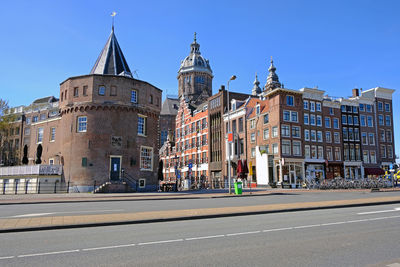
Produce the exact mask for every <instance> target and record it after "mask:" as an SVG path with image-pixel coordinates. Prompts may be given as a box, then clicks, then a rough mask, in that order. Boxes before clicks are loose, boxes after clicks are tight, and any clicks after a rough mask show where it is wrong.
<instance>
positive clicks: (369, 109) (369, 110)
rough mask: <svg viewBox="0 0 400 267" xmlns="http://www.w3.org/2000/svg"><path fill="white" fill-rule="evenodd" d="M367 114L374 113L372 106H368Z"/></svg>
mask: <svg viewBox="0 0 400 267" xmlns="http://www.w3.org/2000/svg"><path fill="white" fill-rule="evenodd" d="M367 112H372V106H371V105H369V104H367Z"/></svg>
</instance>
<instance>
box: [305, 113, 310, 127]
mask: <svg viewBox="0 0 400 267" xmlns="http://www.w3.org/2000/svg"><path fill="white" fill-rule="evenodd" d="M306 118H307V121H306ZM304 124H305V125H309V124H310V114H308V113H304Z"/></svg>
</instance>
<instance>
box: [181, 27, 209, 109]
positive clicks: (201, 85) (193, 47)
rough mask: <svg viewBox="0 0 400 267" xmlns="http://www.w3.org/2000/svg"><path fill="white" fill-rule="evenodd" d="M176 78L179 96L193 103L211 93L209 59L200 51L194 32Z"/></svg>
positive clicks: (195, 103)
mask: <svg viewBox="0 0 400 267" xmlns="http://www.w3.org/2000/svg"><path fill="white" fill-rule="evenodd" d="M177 78H178V82H179V89H178V94H179V98H185V100H186V101H188V102H189V103H191V104H193V105H199V104H201V103H203V102H204V101H206V100H207V98H208V97H210V96H211V95H212V79H213V74H212V70H211V67H210V63H209V61H208V60H207V59H205V58H204V57H203V56H202V55H201V53H200V44H199V43H197V39H196V33H194V40H193V43H191V44H190V54H189V55H188V56H187V57H186V58H185V59H184V60H182V61H181V66H180V68H179V71H178V77H177Z"/></svg>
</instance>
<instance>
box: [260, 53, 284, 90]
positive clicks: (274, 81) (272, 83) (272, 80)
mask: <svg viewBox="0 0 400 267" xmlns="http://www.w3.org/2000/svg"><path fill="white" fill-rule="evenodd" d="M268 71H269V74H268V77H267V83H266V84H265V86H264V91H270V90H273V89H275V88H280V87H282V85H281V83H280V82H279V78H278V75H277V74H276V73H275V71H276V68H275V66H274V61H273V60H272V57H271V66H269V69H268Z"/></svg>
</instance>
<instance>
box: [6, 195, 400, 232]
mask: <svg viewBox="0 0 400 267" xmlns="http://www.w3.org/2000/svg"><path fill="white" fill-rule="evenodd" d="M397 203H400V200H388V201H381V202H370V203H368V202H365V203H350V204H341V205H325V206H323V205H322V206H314V207H298V208H284V209H275V210H258V211H248V212H246V211H244V212H231V213H224V214H203V215H191V216H178V217H170V218H154V219H137V220H126V221H114V222H99V223H79V224H70V225H54V226H38V227H21V228H10V229H0V233H16V232H29V231H44V230H60V229H73V228H86V227H102V226H115V225H128V224H144V223H157V222H172V221H188V220H199V219H211V218H224V217H235V216H248V215H260V214H272V213H282V212H297V211H307V210H324V209H337V208H351V207H365V206H377V205H388V204H397ZM294 204H296V203H294Z"/></svg>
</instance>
